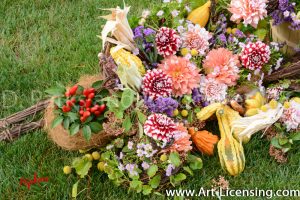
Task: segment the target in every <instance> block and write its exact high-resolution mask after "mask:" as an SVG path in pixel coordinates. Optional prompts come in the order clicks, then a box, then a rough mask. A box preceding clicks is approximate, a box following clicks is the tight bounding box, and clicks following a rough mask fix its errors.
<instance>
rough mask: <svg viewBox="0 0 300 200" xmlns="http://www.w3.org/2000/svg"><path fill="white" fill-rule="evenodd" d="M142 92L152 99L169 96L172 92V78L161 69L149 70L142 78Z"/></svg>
mask: <svg viewBox="0 0 300 200" xmlns="http://www.w3.org/2000/svg"><path fill="white" fill-rule="evenodd" d="M143 93H144V95H145V96H150V97H152V98H153V99H154V100H155V99H156V98H157V97H160V96H163V97H168V96H170V95H171V93H172V78H171V77H170V76H169V75H167V74H166V73H164V72H163V71H162V70H159V69H154V70H152V71H150V70H149V71H148V72H147V74H146V75H145V76H144V78H143Z"/></svg>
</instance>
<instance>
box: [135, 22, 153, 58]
mask: <svg viewBox="0 0 300 200" xmlns="http://www.w3.org/2000/svg"><path fill="white" fill-rule="evenodd" d="M133 33H134V40H135V41H136V42H137V43H138V45H141V47H142V48H143V49H144V50H145V51H146V52H150V51H151V50H152V49H153V47H154V44H153V41H151V38H154V37H155V34H156V32H155V31H154V30H153V29H151V28H145V27H144V26H138V27H136V28H135V29H134V30H133Z"/></svg>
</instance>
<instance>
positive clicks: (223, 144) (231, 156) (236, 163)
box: [216, 108, 245, 176]
mask: <svg viewBox="0 0 300 200" xmlns="http://www.w3.org/2000/svg"><path fill="white" fill-rule="evenodd" d="M216 115H217V118H218V124H219V129H220V133H221V139H220V141H219V143H218V153H219V158H220V162H221V166H222V168H223V169H224V170H226V171H227V172H228V173H229V174H230V175H232V176H237V175H239V174H240V173H241V172H243V171H244V168H245V155H244V148H243V146H242V144H241V143H239V142H238V141H237V140H236V139H234V137H233V136H232V132H231V130H230V125H229V124H230V122H229V120H228V116H227V114H226V111H225V110H224V108H221V109H218V110H217V113H216Z"/></svg>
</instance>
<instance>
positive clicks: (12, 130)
mask: <svg viewBox="0 0 300 200" xmlns="http://www.w3.org/2000/svg"><path fill="white" fill-rule="evenodd" d="M49 102H50V101H49V100H43V101H40V102H38V103H37V104H35V105H33V106H31V107H29V108H27V109H25V110H23V111H20V112H17V113H15V114H13V115H11V116H8V117H6V118H4V119H0V141H4V140H6V141H10V140H13V139H15V138H17V137H19V136H20V135H21V134H24V133H26V132H28V131H31V130H34V129H37V128H41V127H42V126H43V120H39V121H36V122H25V123H23V124H17V123H20V122H22V121H25V120H26V119H27V118H28V117H29V116H32V119H34V118H35V116H36V115H37V114H38V112H40V111H42V110H44V109H45V108H46V107H47V106H48V104H49Z"/></svg>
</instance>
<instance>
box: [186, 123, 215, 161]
mask: <svg viewBox="0 0 300 200" xmlns="http://www.w3.org/2000/svg"><path fill="white" fill-rule="evenodd" d="M189 134H190V135H191V137H192V141H193V143H194V144H195V145H196V147H197V149H198V150H199V151H201V152H202V153H203V154H206V155H209V156H212V155H213V154H214V148H215V145H216V144H217V143H218V141H219V137H218V136H217V135H214V134H212V133H210V132H208V131H206V130H203V131H195V128H189Z"/></svg>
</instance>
